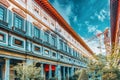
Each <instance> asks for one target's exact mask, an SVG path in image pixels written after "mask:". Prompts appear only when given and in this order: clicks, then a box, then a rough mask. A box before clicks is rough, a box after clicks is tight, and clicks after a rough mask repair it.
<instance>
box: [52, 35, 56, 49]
mask: <svg viewBox="0 0 120 80" xmlns="http://www.w3.org/2000/svg"><path fill="white" fill-rule="evenodd" d="M52 45H53V46H54V47H56V37H54V36H52Z"/></svg>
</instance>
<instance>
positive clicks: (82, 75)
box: [78, 69, 88, 80]
mask: <svg viewBox="0 0 120 80" xmlns="http://www.w3.org/2000/svg"><path fill="white" fill-rule="evenodd" d="M78 80H88V75H87V73H86V70H85V69H81V72H80V76H79V78H78Z"/></svg>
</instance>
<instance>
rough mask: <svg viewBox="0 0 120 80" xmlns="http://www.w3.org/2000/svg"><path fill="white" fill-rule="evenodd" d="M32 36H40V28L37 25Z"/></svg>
mask: <svg viewBox="0 0 120 80" xmlns="http://www.w3.org/2000/svg"><path fill="white" fill-rule="evenodd" d="M34 37H35V38H40V30H39V29H38V28H37V27H34Z"/></svg>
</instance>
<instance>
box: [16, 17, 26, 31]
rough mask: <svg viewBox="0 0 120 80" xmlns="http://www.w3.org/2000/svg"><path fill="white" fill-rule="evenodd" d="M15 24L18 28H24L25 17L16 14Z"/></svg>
mask: <svg viewBox="0 0 120 80" xmlns="http://www.w3.org/2000/svg"><path fill="white" fill-rule="evenodd" d="M14 26H15V27H16V28H18V29H21V30H22V29H23V28H24V25H23V19H22V18H21V17H19V16H17V15H15V21H14Z"/></svg>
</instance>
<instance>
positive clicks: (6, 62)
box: [5, 59, 10, 80]
mask: <svg viewBox="0 0 120 80" xmlns="http://www.w3.org/2000/svg"><path fill="white" fill-rule="evenodd" d="M9 75H10V60H9V59H5V80H9V77H10V76H9Z"/></svg>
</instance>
